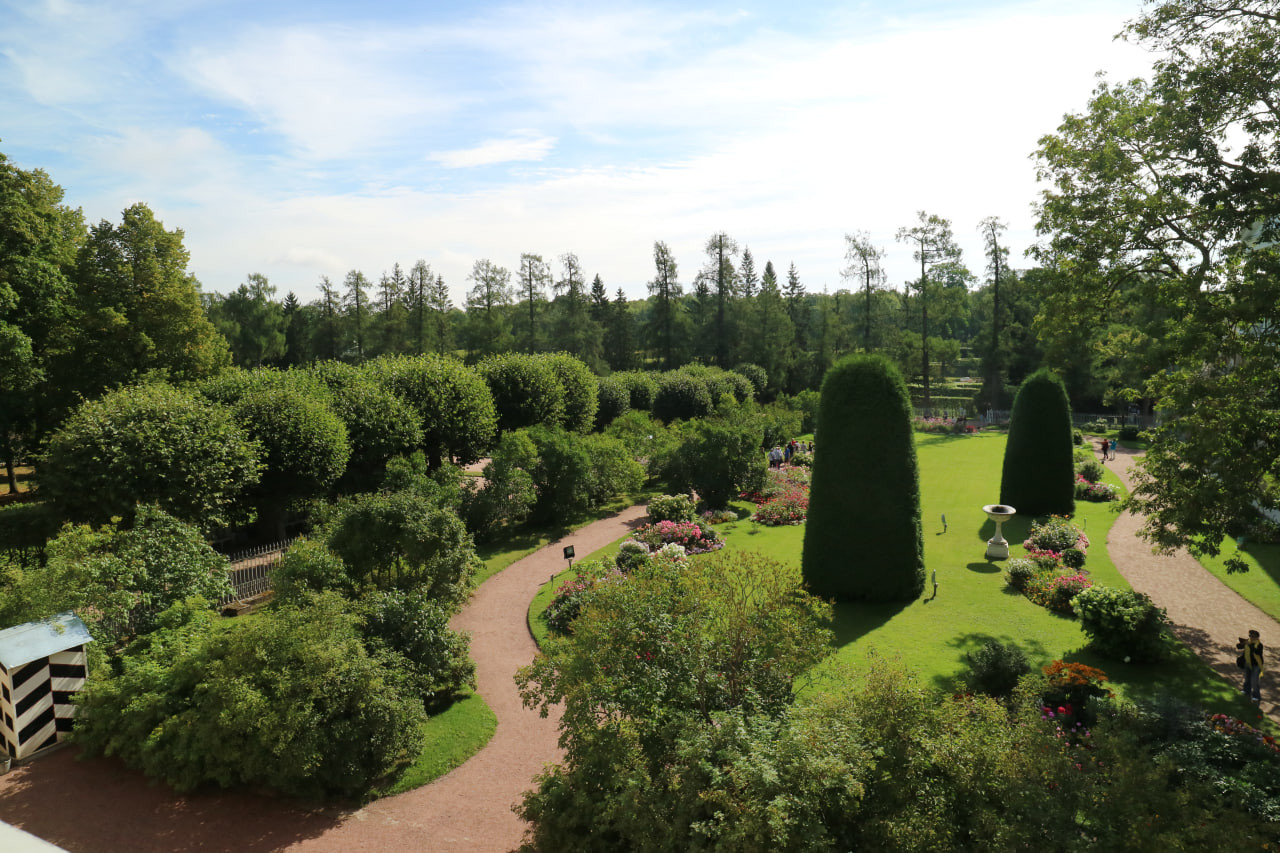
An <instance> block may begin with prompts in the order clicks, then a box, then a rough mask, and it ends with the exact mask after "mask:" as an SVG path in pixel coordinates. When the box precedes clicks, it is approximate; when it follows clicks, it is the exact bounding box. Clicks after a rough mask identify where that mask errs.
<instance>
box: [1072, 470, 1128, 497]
mask: <svg viewBox="0 0 1280 853" xmlns="http://www.w3.org/2000/svg"><path fill="white" fill-rule="evenodd" d="M1119 499H1120V492H1119V490H1118V489H1116V487H1115V486H1113V485H1111V484H1110V483H1090V482H1089V481H1088V480H1086V479H1085V478H1084V477H1079V476H1078V477H1076V500H1085V501H1093V502H1095V503H1107V502H1108V501H1115V500H1119Z"/></svg>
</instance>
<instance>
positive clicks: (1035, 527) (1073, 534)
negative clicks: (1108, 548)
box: [1022, 515, 1089, 568]
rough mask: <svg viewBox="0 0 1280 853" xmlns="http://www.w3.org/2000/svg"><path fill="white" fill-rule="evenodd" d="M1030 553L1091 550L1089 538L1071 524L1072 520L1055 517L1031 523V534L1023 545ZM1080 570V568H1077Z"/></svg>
mask: <svg viewBox="0 0 1280 853" xmlns="http://www.w3.org/2000/svg"><path fill="white" fill-rule="evenodd" d="M1022 547H1024V548H1026V549H1027V550H1028V551H1032V550H1035V551H1053V552H1054V553H1057V554H1061V553H1062V552H1063V551H1066V550H1067V549H1068V548H1076V549H1079V550H1080V551H1088V550H1089V537H1087V536H1085V535H1084V531H1083V530H1081V529H1080V528H1079V527H1076V526H1075V525H1074V524H1072V523H1071V521H1070V519H1067V518H1064V517H1062V516H1060V515H1053V516H1050V517H1049V518H1047V519H1045V520H1044V521H1033V522H1031V532H1030V533H1029V534H1028V535H1027V539H1026V541H1025V542H1023V543H1022ZM1077 568H1078V567H1077Z"/></svg>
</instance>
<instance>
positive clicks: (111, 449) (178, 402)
mask: <svg viewBox="0 0 1280 853" xmlns="http://www.w3.org/2000/svg"><path fill="white" fill-rule="evenodd" d="M259 453H260V451H259V447H258V445H257V444H256V443H254V442H252V441H250V439H249V438H248V436H247V435H246V434H245V432H244V431H243V430H242V429H241V428H240V427H239V426H237V425H236V424H235V422H234V421H233V420H232V419H231V417H230V416H229V415H228V413H227V412H225V411H224V410H222V409H221V408H219V407H218V406H215V405H214V404H212V403H208V402H206V401H205V400H203V399H201V398H199V397H196V396H195V395H193V394H190V393H187V392H185V391H179V390H177V389H175V388H171V387H168V386H166V385H143V386H138V387H132V388H124V389H121V390H119V391H113V392H111V393H108V394H106V395H104V396H103V397H101V398H99V399H97V400H93V401H90V402H86V403H84V404H82V405H81V406H80V408H79V409H77V410H76V412H75V413H74V414H73V415H72V416H71V417H70V418H68V419H67V421H66V422H65V423H64V424H63V425H62V427H61V428H60V429H59V430H58V431H57V432H56V433H54V435H53V436H52V437H50V439H49V444H48V448H47V451H46V454H45V458H44V461H43V463H42V464H41V465H40V467H39V471H38V473H39V482H40V489H41V491H42V492H43V493H44V495H45V496H46V497H47V498H48V500H49V501H50V502H51V503H52V504H53V505H54V507H55V508H56V509H57V510H58V512H60V513H62V514H63V515H64V517H66V518H70V519H71V520H73V521H83V522H88V523H95V524H103V523H106V522H107V521H109V520H110V519H111V518H112V517H113V516H120V517H121V518H124V519H128V518H130V517H132V515H133V510H134V506H135V505H136V504H138V503H155V504H158V505H159V506H160V508H161V509H163V510H164V511H165V512H167V513H169V514H170V515H172V516H174V517H175V518H178V519H181V520H182V521H186V522H188V523H190V524H195V525H197V526H199V527H200V528H201V529H202V530H204V531H205V532H209V531H213V530H216V529H218V528H222V527H226V526H228V525H230V524H231V522H232V521H233V520H234V519H236V518H238V517H240V514H241V512H242V510H241V508H240V507H239V506H237V501H238V500H239V498H240V496H241V495H242V494H243V493H244V492H245V491H246V490H248V489H250V488H252V487H253V486H254V485H255V484H256V483H257V482H258V477H259V471H260V467H261V463H260V461H259V460H260V456H259Z"/></svg>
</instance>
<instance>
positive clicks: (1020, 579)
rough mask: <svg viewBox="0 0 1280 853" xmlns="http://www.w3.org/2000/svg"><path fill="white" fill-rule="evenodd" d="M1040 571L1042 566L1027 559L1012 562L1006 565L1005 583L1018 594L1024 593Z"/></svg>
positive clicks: (1017, 559)
mask: <svg viewBox="0 0 1280 853" xmlns="http://www.w3.org/2000/svg"><path fill="white" fill-rule="evenodd" d="M1040 571H1041V570H1040V566H1039V565H1037V564H1036V562H1035V561H1034V560H1028V559H1025V558H1016V559H1013V560H1010V561H1009V562H1008V563H1006V564H1005V570H1004V577H1005V583H1007V584H1008V585H1009V586H1010V587H1012V588H1013V589H1016V590H1018V592H1024V591H1025V590H1026V589H1027V587H1028V585H1029V584H1030V583H1031V581H1032V579H1033V578H1035V577H1036V576H1037V575H1039V574H1040Z"/></svg>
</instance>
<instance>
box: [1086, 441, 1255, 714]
mask: <svg viewBox="0 0 1280 853" xmlns="http://www.w3.org/2000/svg"><path fill="white" fill-rule="evenodd" d="M1139 456H1140V454H1138V453H1136V452H1135V451H1132V450H1127V449H1126V448H1123V447H1117V448H1116V459H1115V460H1113V461H1109V462H1107V463H1106V465H1107V467H1108V468H1109V469H1111V470H1112V471H1114V472H1115V473H1116V475H1117V476H1119V477H1120V479H1121V480H1122V481H1123V482H1124V484H1125V487H1126V488H1128V489H1132V488H1133V478H1132V476H1131V472H1130V469H1131V468H1132V467H1133V464H1134V462H1136V461H1137V458H1138V457H1139ZM1141 526H1142V519H1141V518H1140V517H1139V516H1136V515H1134V514H1133V513H1131V512H1125V513H1121V515H1120V518H1119V519H1117V521H1116V523H1115V524H1114V525H1113V526H1112V527H1111V532H1110V533H1109V534H1108V535H1107V553H1108V554H1110V556H1111V561H1112V562H1113V563H1115V566H1116V569H1118V570H1119V572H1120V574H1122V575H1124V577H1125V579H1126V580H1127V581H1129V583H1130V584H1131V585H1132V586H1133V588H1134V589H1136V590H1138V591H1139V592H1145V593H1146V594H1147V595H1149V596H1151V600H1152V601H1154V602H1155V603H1156V604H1157V605H1159V606H1160V607H1163V608H1165V610H1166V611H1167V613H1168V616H1169V621H1170V622H1171V623H1172V627H1173V633H1174V634H1175V635H1176V636H1177V637H1178V639H1179V640H1181V641H1182V642H1184V643H1186V645H1187V646H1188V648H1190V649H1191V650H1193V651H1194V652H1195V653H1196V654H1197V655H1199V656H1200V658H1201V659H1203V660H1204V661H1205V663H1207V664H1209V666H1210V667H1211V668H1212V669H1213V670H1214V672H1216V673H1218V674H1219V675H1221V676H1222V677H1223V678H1225V679H1227V680H1228V681H1230V682H1231V683H1232V684H1234V685H1236V686H1237V687H1239V686H1240V681H1241V679H1240V670H1238V669H1237V668H1236V656H1237V655H1238V654H1239V652H1237V651H1236V647H1235V646H1236V639H1237V638H1238V637H1241V636H1244V635H1245V634H1247V633H1248V632H1249V630H1250V629H1256V630H1257V631H1258V632H1259V633H1260V634H1261V635H1262V643H1263V646H1264V647H1265V648H1266V649H1267V652H1268V660H1269V664H1270V666H1271V667H1276V666H1277V660H1280V659H1278V658H1277V657H1276V655H1277V654H1278V653H1280V623H1278V622H1276V620H1275V619H1272V618H1271V617H1270V616H1268V615H1267V614H1266V613H1264V612H1262V611H1261V610H1260V609H1258V608H1257V607H1255V606H1254V605H1253V604H1250V603H1249V602H1248V601H1246V600H1245V599H1243V598H1241V597H1240V595H1238V594H1237V593H1236V592H1235V591H1234V590H1232V589H1231V588H1230V587H1228V586H1227V585H1226V584H1224V583H1223V582H1222V581H1220V580H1218V579H1217V578H1216V577H1214V576H1213V575H1212V574H1210V573H1209V572H1208V571H1206V570H1205V568H1204V567H1203V566H1201V565H1200V563H1199V561H1198V560H1196V558H1195V557H1192V556H1191V555H1190V554H1189V553H1187V552H1186V551H1185V550H1182V549H1179V550H1178V551H1176V552H1174V553H1173V554H1167V555H1163V554H1154V553H1152V551H1151V545H1150V544H1149V543H1148V542H1147V541H1146V540H1144V539H1141V538H1140V537H1139V536H1138V530H1139V528H1140V527H1141ZM1277 688H1280V680H1277V678H1276V677H1275V676H1274V675H1273V674H1272V673H1271V672H1268V671H1265V670H1264V672H1263V675H1262V705H1261V708H1262V711H1263V712H1264V713H1265V714H1266V715H1267V716H1268V717H1270V718H1271V719H1273V720H1276V721H1277V722H1280V703H1278V702H1277V700H1280V696H1278V695H1277V693H1276V691H1277Z"/></svg>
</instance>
